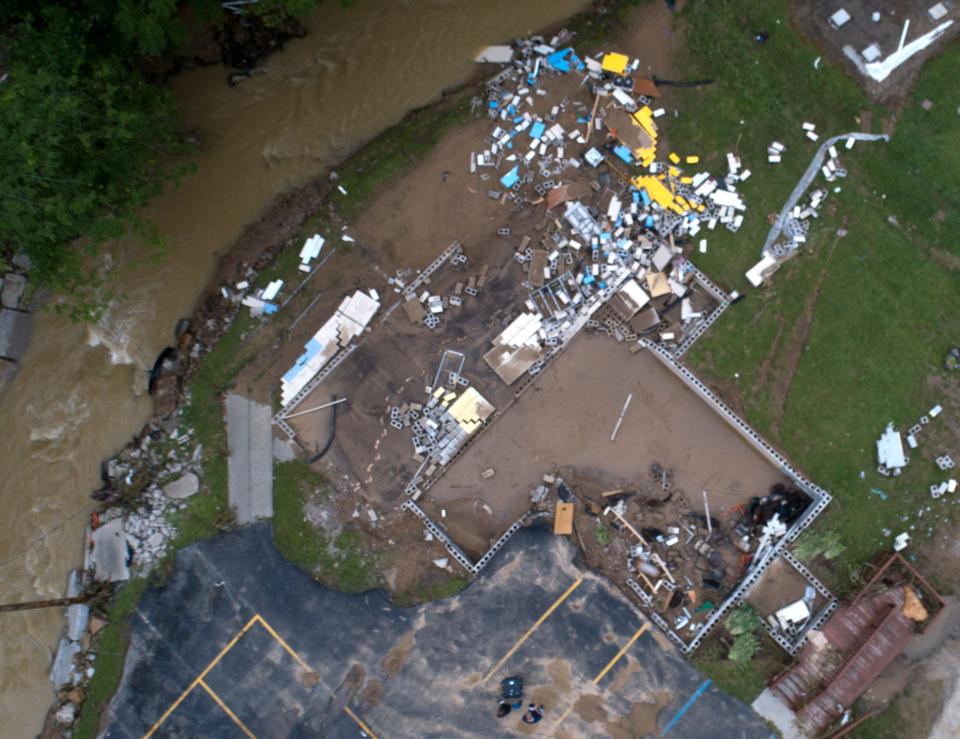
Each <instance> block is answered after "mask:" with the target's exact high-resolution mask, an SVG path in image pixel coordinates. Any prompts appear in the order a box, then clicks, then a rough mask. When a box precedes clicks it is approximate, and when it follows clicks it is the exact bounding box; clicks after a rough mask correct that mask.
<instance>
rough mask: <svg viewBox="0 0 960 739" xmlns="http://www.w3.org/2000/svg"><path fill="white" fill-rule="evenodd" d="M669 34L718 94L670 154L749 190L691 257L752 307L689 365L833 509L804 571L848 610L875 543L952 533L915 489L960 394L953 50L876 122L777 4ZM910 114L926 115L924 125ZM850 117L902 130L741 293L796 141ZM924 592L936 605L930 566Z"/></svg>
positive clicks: (734, 316) (695, 100) (682, 106)
mask: <svg viewBox="0 0 960 739" xmlns="http://www.w3.org/2000/svg"><path fill="white" fill-rule="evenodd" d="M678 22H679V23H680V24H682V27H683V28H684V32H685V38H686V42H687V47H688V50H689V51H688V52H687V53H688V55H689V58H688V59H686V60H685V61H684V63H683V64H682V65H680V67H681V68H682V69H684V75H685V77H687V78H702V77H709V78H713V79H714V80H715V83H714V84H713V85H711V86H709V87H703V88H695V89H683V90H678V91H676V92H671V95H675V97H674V98H673V100H674V101H676V104H677V106H678V108H679V110H680V115H679V117H678V119H676V120H673V121H670V122H669V124H668V125H667V126H666V127H665V129H666V130H665V135H666V137H667V138H668V139H669V141H670V142H671V146H672V148H674V149H676V150H677V151H678V152H680V153H681V154H687V153H699V154H701V155H702V156H703V157H704V159H705V162H706V164H707V166H708V167H709V168H710V169H711V170H712V171H714V172H725V171H726V167H725V164H724V163H723V161H722V160H723V157H724V155H725V153H726V152H727V151H734V150H737V151H738V152H739V153H740V155H741V157H742V158H743V161H744V164H745V166H746V167H748V168H750V169H751V170H752V171H753V173H754V174H753V177H752V178H751V179H749V180H748V181H747V182H746V183H744V184H743V187H742V190H743V192H744V197H745V200H746V202H747V204H748V212H747V217H746V220H745V222H744V226H743V228H742V229H741V230H740V232H739V233H737V234H730V233H728V232H726V231H722V232H721V231H717V232H714V233H708V234H707V238H708V240H709V252H708V254H707V255H704V256H701V255H697V257H698V258H697V262H698V265H699V266H701V268H702V269H704V271H705V272H706V273H707V274H708V275H710V276H711V277H713V278H715V279H717V280H718V281H719V282H720V283H721V284H723V285H724V286H725V287H727V288H728V289H738V290H740V291H741V292H744V293H745V295H746V297H745V299H744V300H743V301H741V302H739V303H737V304H735V305H734V306H732V307H731V308H730V310H728V311H727V313H726V314H725V315H724V316H723V317H722V318H721V319H720V320H719V321H718V323H717V324H716V325H715V326H714V328H713V329H712V330H711V331H710V332H709V333H708V335H707V336H705V337H704V338H703V339H702V340H701V341H700V342H699V343H698V344H697V345H696V346H695V347H694V349H693V350H692V351H691V353H690V355H689V356H688V362H689V364H690V365H691V366H692V367H693V368H694V369H695V370H696V371H697V372H698V373H699V374H700V375H701V376H702V377H704V378H705V379H707V380H708V381H709V382H711V383H712V384H713V385H714V386H715V387H717V388H718V389H720V390H721V391H722V392H723V393H724V395H726V396H727V397H728V398H729V399H730V400H731V401H732V402H733V403H734V405H737V406H739V407H740V408H741V409H742V412H743V413H744V415H745V416H746V418H747V420H748V421H749V422H750V423H751V424H753V425H754V426H755V427H756V428H757V429H758V430H759V431H760V432H761V433H762V434H764V435H765V436H766V437H768V438H769V439H770V440H771V441H772V442H773V443H774V444H776V445H778V446H779V447H780V448H782V449H783V450H784V451H785V452H786V453H787V455H788V456H789V457H790V458H791V459H792V460H793V461H794V462H795V463H796V464H797V465H799V466H800V467H801V469H803V470H804V471H805V472H806V473H807V474H808V475H809V476H810V477H811V478H812V479H813V480H815V481H816V482H817V483H819V484H820V485H822V486H823V487H825V488H827V489H828V490H830V491H831V493H832V494H833V495H834V496H835V500H834V503H833V504H832V505H831V506H830V508H829V509H828V510H827V513H826V514H825V515H824V516H823V517H821V519H820V520H819V521H818V524H817V525H818V526H820V527H824V526H828V527H833V528H836V529H837V530H838V531H839V532H840V534H841V537H842V539H843V541H844V543H845V544H846V551H845V552H844V553H843V554H842V555H841V556H840V557H839V558H838V560H837V561H836V566H831V567H820V568H816V567H815V568H814V569H816V570H817V572H818V574H819V575H820V576H821V577H823V579H824V580H825V581H826V582H827V583H828V584H829V585H830V586H831V587H833V588H834V589H836V590H837V592H839V593H840V594H841V595H845V594H849V593H850V592H852V591H853V590H855V589H856V587H857V585H858V584H859V583H860V581H861V578H862V575H863V570H862V568H861V567H862V565H863V563H864V562H867V561H869V560H871V559H872V558H874V557H875V556H876V555H877V554H878V553H879V552H881V551H882V550H888V549H889V545H890V542H891V539H892V536H891V535H889V534H884V533H883V530H884V529H887V530H888V531H889V532H891V533H892V534H896V533H899V532H900V531H904V530H908V531H910V532H911V534H912V535H913V536H914V537H915V540H921V541H922V540H924V539H929V538H932V537H935V536H943V535H944V530H943V529H944V524H945V523H947V522H950V521H952V520H954V518H955V517H954V511H955V509H956V506H955V505H953V504H952V503H953V499H948V498H943V499H941V500H940V501H934V500H932V499H931V498H930V495H929V492H928V491H927V487H928V486H929V485H930V484H931V483H934V482H939V481H940V480H942V479H944V474H943V473H941V472H939V471H938V470H937V468H936V467H935V465H934V464H933V457H935V456H937V455H939V454H942V453H944V452H950V451H952V450H955V449H956V446H957V441H958V439H957V437H956V435H955V433H954V432H953V431H952V430H951V428H953V427H956V424H955V422H954V423H953V426H951V425H950V421H949V420H944V419H950V418H953V419H956V418H957V412H958V411H960V403H958V392H957V389H956V385H957V382H956V379H955V378H950V377H948V376H946V374H945V372H944V370H943V366H942V362H943V357H944V354H945V353H946V351H947V349H948V348H949V346H950V345H951V344H952V343H954V342H956V341H957V339H958V337H960V289H958V288H960V281H958V272H960V147H958V145H960V116H958V106H960V87H958V86H957V85H956V78H957V75H958V73H960V47H957V46H956V45H954V46H953V47H952V48H950V49H949V50H948V51H947V52H946V53H945V54H944V55H942V56H941V57H940V58H938V59H937V60H935V61H934V62H932V63H930V64H929V65H928V66H927V67H926V68H925V69H924V71H923V74H922V77H921V79H920V81H919V83H918V85H917V86H916V88H915V90H914V91H913V93H912V94H911V96H910V97H909V99H907V100H906V101H905V102H904V104H903V106H902V107H901V108H899V109H897V110H885V109H881V108H877V107H876V106H874V105H872V104H870V103H869V102H868V101H867V100H866V99H865V98H864V97H863V95H862V94H861V92H860V91H859V89H858V88H857V87H856V85H855V84H854V82H853V81H852V80H850V79H849V78H847V77H846V76H845V75H844V74H843V73H842V72H840V71H839V70H838V69H835V68H833V67H831V66H830V65H827V64H821V65H820V69H819V70H815V69H814V67H813V60H814V59H815V58H816V57H817V56H818V51H817V50H816V49H814V48H813V47H811V46H808V45H807V44H805V43H804V41H803V40H802V39H800V38H799V37H798V35H797V34H796V32H795V31H794V30H792V29H791V27H790V25H789V20H788V11H787V4H786V3H785V2H771V1H770V0H765V1H762V2H760V1H749V2H744V1H742V0H740V1H738V2H722V1H715V2H704V3H691V4H689V5H688V9H687V10H686V11H684V13H683V14H682V15H681V17H680V18H679V19H678ZM759 29H765V30H768V31H769V32H770V39H769V40H768V41H767V42H766V43H765V44H757V43H756V42H754V41H753V40H752V38H751V35H752V32H753V31H755V30H759ZM924 99H930V100H932V101H934V107H933V109H932V110H930V111H925V110H923V109H922V108H921V107H920V105H919V103H920V101H922V100H924ZM864 110H869V111H871V114H872V115H873V120H874V121H875V123H874V129H875V130H878V129H879V126H880V122H881V121H882V120H883V119H884V118H885V117H889V116H894V115H896V129H895V135H894V136H893V139H892V141H891V142H890V143H888V144H887V143H882V142H881V143H858V144H857V145H856V147H855V148H854V149H853V150H852V151H850V152H846V151H843V150H842V152H841V160H842V161H843V163H844V165H845V166H846V168H847V169H848V170H849V172H850V177H849V178H848V179H847V180H844V181H840V182H838V183H835V184H838V185H840V187H841V191H840V192H838V193H835V192H832V191H831V192H830V195H829V197H828V199H827V207H826V208H825V209H824V212H823V214H822V217H821V219H820V220H819V221H818V222H817V223H816V224H815V225H814V227H813V228H812V229H811V233H810V237H809V239H808V243H807V245H806V246H805V247H804V248H803V250H802V253H801V254H799V256H798V257H796V258H795V259H793V260H792V261H791V262H789V263H788V264H787V265H786V266H785V267H784V268H783V269H781V270H780V271H779V272H778V273H776V274H775V275H774V276H773V278H772V281H771V284H769V285H767V286H764V287H763V288H762V289H760V290H747V289H746V286H747V283H746V280H745V279H744V278H743V272H744V271H745V269H747V268H748V267H749V266H750V265H751V264H752V263H753V262H755V261H756V260H757V259H758V258H759V253H760V247H761V246H762V244H763V241H764V239H765V236H766V232H767V230H768V229H769V222H768V220H767V215H768V214H769V213H775V212H778V211H779V210H780V208H781V207H782V205H783V202H784V201H785V200H786V197H787V195H788V193H789V191H790V190H791V189H792V188H793V186H794V185H795V183H796V181H797V180H798V179H799V177H800V174H801V173H802V171H803V170H804V169H805V167H806V166H807V164H808V163H809V160H810V158H811V157H812V155H813V153H814V151H815V148H816V144H813V143H811V142H807V141H806V140H805V139H803V138H802V131H801V126H800V124H801V122H802V121H805V120H809V121H812V122H814V123H816V124H817V127H818V131H819V132H820V134H821V136H822V137H827V136H830V135H834V134H837V133H845V132H848V131H851V130H858V129H859V128H860V124H859V116H860V112H861V111H864ZM773 140H779V141H781V142H783V143H784V144H786V146H787V151H786V154H785V156H784V163H783V164H782V165H780V166H778V167H771V166H770V165H768V164H767V162H766V147H767V146H768V145H769V143H770V142H771V141H773ZM820 182H821V183H822V182H823V181H822V180H820ZM830 187H831V190H832V187H833V186H832V185H831V186H830ZM841 228H843V229H846V231H847V235H846V236H843V237H839V236H838V229H841ZM937 403H939V404H941V405H943V406H944V408H945V409H946V411H945V413H944V416H941V418H940V419H938V420H935V421H933V422H932V423H931V424H930V426H928V427H926V429H925V430H924V431H923V433H922V435H921V438H920V441H921V446H920V448H919V449H917V450H915V451H913V452H911V457H912V462H911V464H910V465H909V466H908V467H907V468H906V470H905V472H904V474H903V475H902V476H901V477H899V478H897V479H895V480H894V479H890V478H884V477H881V476H880V475H879V474H877V473H876V471H875V467H876V454H875V448H874V441H875V440H876V438H877V437H878V436H879V434H880V433H881V431H882V430H883V428H884V426H885V425H886V423H887V422H889V421H893V422H894V423H895V425H896V426H897V427H898V428H899V429H901V430H906V428H908V427H909V426H911V425H913V424H914V423H916V422H917V420H918V419H919V417H920V416H922V415H924V414H925V413H926V412H927V410H928V409H929V408H931V407H932V406H933V405H934V404H937ZM861 471H862V472H863V474H862V476H861ZM872 490H879V491H882V493H883V494H884V495H885V496H886V499H885V500H884V499H882V497H881V495H880V494H878V493H877V492H871V491H872ZM757 492H760V491H757ZM920 564H921V566H922V565H923V564H924V563H923V562H922V561H921V562H920ZM928 574H929V575H930V576H931V577H933V579H934V580H935V581H939V582H938V584H939V585H941V586H942V587H944V588H949V587H950V583H949V582H948V581H946V580H944V579H943V578H942V577H940V576H941V574H943V573H939V572H937V571H936V569H935V568H934V567H931V568H930V570H929V571H928ZM947 577H948V578H949V574H947ZM697 662H698V664H701V662H703V666H704V668H705V669H706V671H707V672H708V673H710V674H714V675H716V676H717V677H718V680H717V681H718V683H720V684H721V686H723V687H725V688H727V689H728V690H730V692H733V693H734V694H736V695H739V696H740V697H744V698H750V697H752V695H753V694H755V692H756V691H758V690H759V689H760V688H761V687H762V681H754V682H751V681H749V680H746V679H745V678H744V677H743V675H740V674H732V675H724V674H723V670H719V671H718V669H713V670H711V669H709V668H710V667H711V664H712V663H714V662H716V660H715V659H713V658H712V657H710V656H709V655H707V656H706V657H703V656H701V657H698V658H697ZM754 683H755V684H754ZM865 735H866V734H865Z"/></svg>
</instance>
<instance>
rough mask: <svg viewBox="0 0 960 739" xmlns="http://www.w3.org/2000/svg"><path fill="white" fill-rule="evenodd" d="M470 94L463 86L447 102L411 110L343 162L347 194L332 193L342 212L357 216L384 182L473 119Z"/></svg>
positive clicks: (338, 169) (343, 180) (340, 169)
mask: <svg viewBox="0 0 960 739" xmlns="http://www.w3.org/2000/svg"><path fill="white" fill-rule="evenodd" d="M471 93H472V90H469V89H466V88H461V89H459V90H457V91H456V92H454V93H452V95H451V97H450V99H449V100H448V101H445V102H443V103H441V104H439V105H431V106H428V107H425V108H419V109H417V110H414V111H411V112H410V113H408V114H407V115H406V116H405V117H404V118H403V120H401V121H400V122H399V123H398V124H397V125H396V126H392V127H390V128H388V129H387V130H386V131H384V132H383V133H382V134H380V135H379V136H377V137H376V138H375V139H373V140H372V141H371V142H370V143H368V144H366V145H365V146H364V147H363V148H362V149H360V150H359V151H358V152H357V153H356V154H353V155H352V156H351V157H349V158H348V159H347V160H346V161H345V162H343V164H341V165H340V166H339V167H338V168H337V171H338V172H339V174H340V181H339V184H340V185H341V186H342V187H343V188H344V189H345V190H346V191H347V194H346V195H343V194H342V193H341V192H340V191H339V190H334V192H333V193H332V195H331V200H332V202H334V203H335V204H336V206H337V210H338V212H339V213H340V215H341V216H343V217H344V218H345V219H347V220H350V219H352V218H356V216H357V215H359V214H360V212H361V211H362V210H363V209H364V208H365V207H366V205H367V204H368V203H369V200H370V198H371V196H372V195H373V194H374V193H375V192H376V191H377V190H378V189H379V188H380V187H381V186H382V185H383V184H385V183H386V182H388V181H389V180H390V179H392V178H393V177H395V176H397V175H398V174H400V173H401V172H404V171H405V170H407V169H408V168H409V167H410V166H411V165H413V164H416V163H417V162H418V161H420V160H422V159H423V158H424V157H425V156H426V155H427V154H429V153H430V151H431V150H432V149H433V147H434V146H436V145H437V143H439V142H440V140H441V139H442V138H443V136H444V134H446V133H447V131H449V130H450V129H451V128H454V127H455V126H459V125H461V124H463V123H466V122H467V121H468V120H470V118H471V117H472V114H471V112H470V98H471Z"/></svg>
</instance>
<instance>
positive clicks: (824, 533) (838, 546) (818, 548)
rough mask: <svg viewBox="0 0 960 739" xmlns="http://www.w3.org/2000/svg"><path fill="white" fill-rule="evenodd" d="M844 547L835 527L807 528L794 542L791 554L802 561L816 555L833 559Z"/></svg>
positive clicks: (807, 560)
mask: <svg viewBox="0 0 960 739" xmlns="http://www.w3.org/2000/svg"><path fill="white" fill-rule="evenodd" d="M846 548H847V547H846V545H845V544H844V543H843V541H842V540H841V539H840V532H839V531H837V530H836V529H828V528H818V529H807V531H805V532H804V533H803V534H802V535H801V536H800V538H799V539H797V543H796V544H794V546H793V554H794V556H796V558H797V559H799V560H801V561H802V562H809V561H810V560H812V559H816V558H817V557H823V558H824V559H835V558H836V557H839V556H840V555H841V554H843V551H844V550H845V549H846Z"/></svg>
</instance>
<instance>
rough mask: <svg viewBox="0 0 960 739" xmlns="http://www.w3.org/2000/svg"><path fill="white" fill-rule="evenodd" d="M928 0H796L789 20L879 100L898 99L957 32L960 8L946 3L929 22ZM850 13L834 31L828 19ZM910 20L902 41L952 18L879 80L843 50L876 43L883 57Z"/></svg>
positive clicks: (862, 47)
mask: <svg viewBox="0 0 960 739" xmlns="http://www.w3.org/2000/svg"><path fill="white" fill-rule="evenodd" d="M932 5H934V2H933V1H932V0H930V1H928V0H887V1H886V2H883V3H876V2H870V1H869V0H847V2H844V3H842V4H841V3H835V4H834V3H831V4H828V5H825V4H824V3H822V2H818V1H817V0H798V1H797V2H795V3H793V9H794V11H793V20H794V22H795V23H796V25H797V27H798V28H799V29H800V30H801V31H802V32H803V34H804V35H805V36H807V38H808V39H809V40H810V42H811V43H812V44H814V45H815V46H817V47H818V48H820V49H822V50H823V51H824V52H825V53H826V55H827V56H828V57H829V58H830V60H831V61H832V62H834V63H835V64H838V65H840V66H841V67H844V68H845V69H846V70H847V71H848V72H849V73H850V75H851V76H852V77H853V78H854V79H856V80H857V82H859V83H860V85H861V86H862V87H863V88H864V90H866V91H867V92H868V93H869V94H870V95H872V96H873V97H875V98H878V99H880V100H884V101H890V102H895V101H898V100H901V99H903V97H904V96H905V95H906V94H907V93H908V92H909V90H910V88H911V87H912V86H913V83H914V81H915V80H916V78H917V75H918V74H919V73H920V68H921V67H922V66H923V64H924V62H926V61H927V60H928V59H930V58H932V57H933V56H935V55H936V54H939V53H940V51H942V50H943V49H944V48H945V47H946V46H947V45H948V44H950V43H951V41H952V39H954V38H956V36H957V33H960V23H958V20H960V11H958V10H957V7H956V5H955V4H954V3H945V5H946V6H947V8H948V11H949V12H948V13H947V15H946V16H944V17H943V18H942V19H941V20H940V21H933V20H932V19H931V18H930V16H929V15H928V14H927V9H928V8H930V7H931V6H932ZM841 6H842V7H843V8H845V9H846V11H847V12H848V13H849V14H850V20H849V21H848V22H847V23H846V24H845V25H844V26H842V27H841V28H839V29H834V28H832V27H831V26H830V23H829V22H828V19H829V17H830V15H831V14H832V13H833V12H835V11H836V10H837V9H839V8H840V7H841ZM874 11H880V20H879V21H878V22H874V21H873V19H872V15H873V13H874ZM907 19H909V20H910V28H909V30H908V32H907V38H906V41H907V43H910V42H911V41H912V40H913V39H915V38H917V37H918V36H922V35H923V34H925V33H927V32H928V31H931V30H932V29H933V28H935V27H936V26H938V25H940V24H941V23H945V22H946V21H948V20H951V19H952V20H953V22H954V25H953V26H952V27H951V28H949V29H947V31H946V32H945V33H944V34H943V36H941V37H940V38H939V39H938V40H937V41H936V42H935V43H933V44H931V45H930V46H929V47H927V48H926V49H924V50H923V51H921V52H918V53H917V54H916V55H915V56H913V57H911V58H910V59H909V61H907V62H905V63H904V64H902V65H900V66H899V67H898V68H897V69H896V70H895V71H894V72H893V73H891V74H890V76H889V77H887V79H886V80H884V81H883V82H882V83H880V82H876V81H875V80H873V79H871V78H869V77H867V76H866V75H864V74H862V73H861V72H860V71H859V70H858V69H857V67H856V65H854V64H853V62H851V61H850V59H849V58H848V57H847V56H846V55H845V54H844V53H843V47H844V46H847V45H849V46H851V47H853V49H854V50H856V51H857V52H858V53H862V52H863V50H864V49H865V48H867V47H868V46H870V45H871V44H873V43H876V44H877V45H878V46H879V47H880V54H881V55H880V59H885V58H886V57H887V56H889V55H890V54H891V53H893V52H895V51H896V50H897V47H898V46H899V44H900V35H901V33H902V31H903V24H904V21H905V20H907Z"/></svg>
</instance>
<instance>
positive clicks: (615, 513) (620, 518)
mask: <svg viewBox="0 0 960 739" xmlns="http://www.w3.org/2000/svg"><path fill="white" fill-rule="evenodd" d="M608 511H609V512H610V513H612V514H613V515H614V516H615V517H616V519H617V521H619V522H620V523H622V524H623V525H624V526H626V527H627V528H628V529H629V530H630V533H631V534H633V535H634V536H635V537H637V540H638V541H639V542H640V543H641V544H643V546H645V547H649V546H650V545H649V544H647V540H646V539H644V538H643V537H642V536H641V535H640V532H639V531H637V530H636V529H635V528H634V527H633V525H632V524H631V523H630V522H629V521H628V520H627V519H625V518H624V517H623V516H621V515H620V514H619V513H617V512H616V511H615V510H613V508H607V509H606V510H605V511H604V513H607V512H608Z"/></svg>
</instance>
